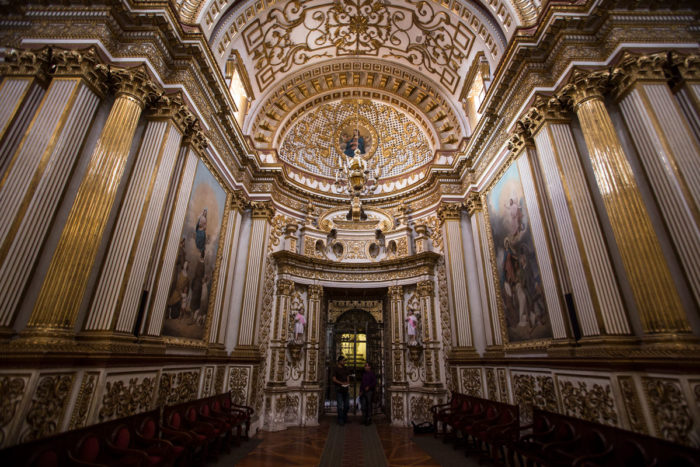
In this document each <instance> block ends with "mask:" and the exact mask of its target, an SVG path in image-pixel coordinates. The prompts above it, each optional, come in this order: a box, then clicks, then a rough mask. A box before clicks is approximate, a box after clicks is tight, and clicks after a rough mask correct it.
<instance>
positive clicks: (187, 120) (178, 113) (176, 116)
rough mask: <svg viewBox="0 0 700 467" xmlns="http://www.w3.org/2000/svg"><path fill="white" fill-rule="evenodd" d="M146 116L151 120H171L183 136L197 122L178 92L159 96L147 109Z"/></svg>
mask: <svg viewBox="0 0 700 467" xmlns="http://www.w3.org/2000/svg"><path fill="white" fill-rule="evenodd" d="M146 116H147V117H148V118H151V119H165V120H172V121H173V123H174V124H175V126H177V128H178V129H179V130H180V131H181V132H182V133H183V134H184V133H185V132H187V131H188V130H189V129H190V128H191V127H193V126H194V124H195V121H197V117H195V116H194V115H193V114H192V112H190V109H188V108H187V106H186V105H185V104H184V101H183V98H182V92H180V91H178V92H176V93H174V94H167V95H165V94H164V95H161V96H159V97H158V98H157V100H156V101H155V102H154V103H153V104H152V105H151V106H150V108H149V109H148V111H147V113H146ZM200 131H201V130H200Z"/></svg>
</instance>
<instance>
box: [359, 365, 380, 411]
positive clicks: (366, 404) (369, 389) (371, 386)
mask: <svg viewBox="0 0 700 467" xmlns="http://www.w3.org/2000/svg"><path fill="white" fill-rule="evenodd" d="M376 387H377V377H376V376H375V375H374V372H373V371H372V368H371V367H370V366H369V363H365V372H364V373H362V384H361V386H360V403H361V404H362V423H363V424H365V425H369V424H371V423H372V397H373V396H374V390H375V388H376Z"/></svg>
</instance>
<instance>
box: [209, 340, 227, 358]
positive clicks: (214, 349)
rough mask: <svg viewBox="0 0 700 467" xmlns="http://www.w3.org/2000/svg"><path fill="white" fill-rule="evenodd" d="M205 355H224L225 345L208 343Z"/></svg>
mask: <svg viewBox="0 0 700 467" xmlns="http://www.w3.org/2000/svg"><path fill="white" fill-rule="evenodd" d="M207 355H211V356H213V357H225V356H226V347H224V345H223V344H218V343H216V344H210V345H209V347H208V348H207Z"/></svg>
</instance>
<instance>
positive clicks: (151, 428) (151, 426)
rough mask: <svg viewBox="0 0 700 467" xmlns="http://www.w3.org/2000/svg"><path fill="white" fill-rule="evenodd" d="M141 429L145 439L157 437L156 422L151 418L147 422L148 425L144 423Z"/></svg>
mask: <svg viewBox="0 0 700 467" xmlns="http://www.w3.org/2000/svg"><path fill="white" fill-rule="evenodd" d="M141 428H142V432H141V434H142V435H143V437H144V438H148V439H151V438H153V437H154V436H155V435H156V422H155V421H153V420H152V419H150V418H149V419H148V420H146V423H144V424H143V426H142V427H141Z"/></svg>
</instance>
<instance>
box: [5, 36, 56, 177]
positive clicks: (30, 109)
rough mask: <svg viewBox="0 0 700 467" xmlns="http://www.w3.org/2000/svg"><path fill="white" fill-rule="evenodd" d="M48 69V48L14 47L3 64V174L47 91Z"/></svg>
mask: <svg viewBox="0 0 700 467" xmlns="http://www.w3.org/2000/svg"><path fill="white" fill-rule="evenodd" d="M48 68H49V64H48V48H45V49H43V50H40V51H30V50H13V51H11V52H10V53H9V54H8V55H7V56H6V57H5V62H4V63H2V64H0V77H1V81H0V102H2V103H3V104H2V106H0V177H2V175H3V174H4V172H5V169H6V165H7V163H8V162H9V160H10V157H11V156H12V154H14V152H15V150H16V149H17V145H18V144H19V141H20V139H21V138H22V135H24V133H25V131H26V130H27V127H28V126H29V124H30V122H31V120H32V118H33V117H34V114H35V112H36V110H37V108H38V106H39V103H40V102H41V100H42V99H43V97H44V94H45V93H46V88H47V86H48V83H49V82H50V80H51V77H50V76H48V73H47V70H48Z"/></svg>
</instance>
